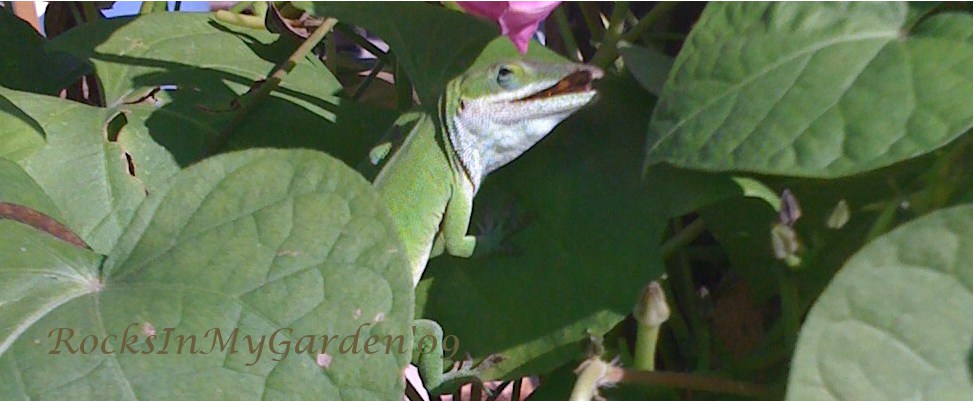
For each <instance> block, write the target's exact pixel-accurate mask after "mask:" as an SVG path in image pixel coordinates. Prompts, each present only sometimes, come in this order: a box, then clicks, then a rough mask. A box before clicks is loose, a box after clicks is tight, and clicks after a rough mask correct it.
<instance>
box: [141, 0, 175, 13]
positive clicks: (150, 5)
mask: <svg viewBox="0 0 974 401" xmlns="http://www.w3.org/2000/svg"><path fill="white" fill-rule="evenodd" d="M166 11H168V10H167V9H166V2H164V1H143V2H142V5H141V6H139V14H140V15H145V14H151V13H154V12H166Z"/></svg>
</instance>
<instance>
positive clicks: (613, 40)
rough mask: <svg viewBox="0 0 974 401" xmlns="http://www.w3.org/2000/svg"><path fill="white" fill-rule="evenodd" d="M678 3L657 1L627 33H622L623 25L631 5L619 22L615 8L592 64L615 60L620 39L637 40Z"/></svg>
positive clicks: (619, 4) (604, 64) (604, 63)
mask: <svg viewBox="0 0 974 401" xmlns="http://www.w3.org/2000/svg"><path fill="white" fill-rule="evenodd" d="M676 4H677V3H676V2H673V1H666V2H660V3H657V4H656V6H654V7H653V9H651V10H649V12H648V13H646V15H645V16H643V18H641V19H640V20H639V22H637V23H636V25H635V26H633V27H632V29H630V30H629V32H626V33H625V34H622V25H624V24H623V23H624V22H625V17H626V15H625V13H624V12H625V11H628V8H629V7H628V5H626V8H625V9H624V10H623V14H622V15H621V16H620V19H619V20H618V22H616V10H617V9H613V10H612V20H610V22H609V30H608V31H607V32H606V35H605V40H603V41H602V45H601V46H599V50H598V51H596V52H595V56H593V57H592V64H595V65H598V66H600V67H605V66H606V65H607V64H609V63H611V62H612V61H614V60H615V59H616V57H619V48H618V44H619V42H620V41H625V42H635V41H636V40H637V39H639V37H640V36H642V35H643V32H646V30H647V29H649V27H650V26H652V25H653V23H655V22H656V21H658V20H659V18H660V17H661V16H663V15H666V14H667V13H668V12H669V11H670V10H672V9H673V8H674V7H676ZM621 5H623V3H622V2H619V3H617V4H616V5H615V7H616V8H618V7H619V6H621ZM614 24H617V25H618V27H617V28H615V29H614V28H613V25H614Z"/></svg>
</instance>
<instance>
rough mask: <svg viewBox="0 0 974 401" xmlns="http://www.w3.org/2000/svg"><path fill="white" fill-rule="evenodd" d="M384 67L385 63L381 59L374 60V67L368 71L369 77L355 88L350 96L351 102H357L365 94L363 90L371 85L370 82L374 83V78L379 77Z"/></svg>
mask: <svg viewBox="0 0 974 401" xmlns="http://www.w3.org/2000/svg"><path fill="white" fill-rule="evenodd" d="M385 65H386V63H385V62H383V61H382V59H377V60H376V62H375V67H372V70H371V71H369V75H368V76H366V77H365V79H363V80H362V83H360V84H358V88H355V93H354V94H352V100H355V101H358V100H359V98H361V97H362V95H364V94H365V90H366V89H368V88H369V86H370V85H372V82H374V81H375V77H376V76H378V75H379V72H382V68H383V67H385Z"/></svg>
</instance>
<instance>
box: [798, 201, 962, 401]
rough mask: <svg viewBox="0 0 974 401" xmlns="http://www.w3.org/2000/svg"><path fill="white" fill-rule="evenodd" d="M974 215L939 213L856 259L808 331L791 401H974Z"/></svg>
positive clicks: (812, 316) (812, 315)
mask: <svg viewBox="0 0 974 401" xmlns="http://www.w3.org/2000/svg"><path fill="white" fill-rule="evenodd" d="M971 218H972V214H971V205H970V204H967V205H963V206H956V207H953V208H950V209H943V210H940V211H937V212H934V213H931V214H929V215H926V216H924V217H921V218H919V219H916V220H914V221H912V222H909V223H907V224H904V225H903V226H901V227H899V228H897V229H896V230H894V231H892V232H890V233H888V234H886V235H883V236H882V237H879V238H877V239H876V240H875V241H873V242H871V243H869V244H867V245H866V246H865V247H864V248H863V249H862V250H861V251H859V252H858V253H856V254H855V255H854V256H853V257H852V258H851V259H849V261H848V262H847V263H846V264H845V266H844V267H843V268H842V270H841V271H840V272H839V273H838V274H836V275H835V277H834V278H833V280H832V282H831V284H829V286H828V288H826V290H825V292H823V293H822V295H821V296H820V297H819V299H818V301H816V303H815V305H814V306H813V307H812V309H811V311H810V312H809V315H808V318H807V320H806V321H805V324H804V326H803V327H802V331H801V336H800V338H799V340H798V349H797V351H796V353H795V357H794V360H793V363H792V369H791V377H790V378H789V386H788V396H787V398H786V399H788V400H802V401H817V400H823V401H825V400H828V401H831V400H903V399H922V400H967V399H970V398H971V396H972V390H971V381H970V377H971V371H970V360H971V359H970V358H971V340H972V337H971V330H972V326H971V313H972V308H971V304H972V301H974V300H972V296H971V278H972V275H971V274H972V270H971V266H972V259H971V252H972V248H971V241H972V237H971Z"/></svg>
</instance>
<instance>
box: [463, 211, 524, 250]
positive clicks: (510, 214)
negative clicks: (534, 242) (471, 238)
mask: <svg viewBox="0 0 974 401" xmlns="http://www.w3.org/2000/svg"><path fill="white" fill-rule="evenodd" d="M528 220H529V219H528V218H527V217H525V216H524V214H523V213H520V212H519V211H518V210H516V208H515V205H514V203H513V202H509V203H508V205H507V206H505V207H504V208H500V209H497V208H488V209H487V211H486V212H485V213H484V217H483V219H481V220H479V221H478V222H477V223H476V227H477V232H478V233H479V234H478V235H477V248H475V249H474V251H475V253H476V254H477V255H479V256H490V255H497V254H500V255H507V256H511V255H516V254H518V253H519V252H518V250H517V249H516V247H514V246H513V245H509V244H505V243H504V242H505V240H506V239H508V238H510V237H511V236H513V235H514V234H515V233H517V232H518V231H521V230H522V229H524V227H527V225H528Z"/></svg>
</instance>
